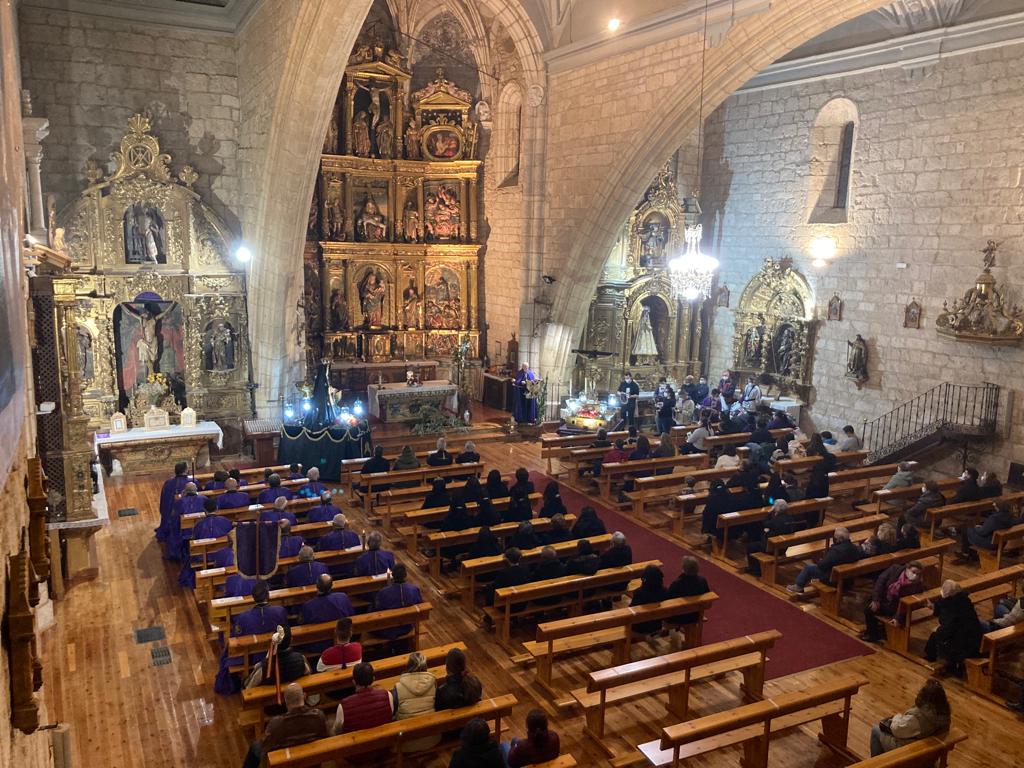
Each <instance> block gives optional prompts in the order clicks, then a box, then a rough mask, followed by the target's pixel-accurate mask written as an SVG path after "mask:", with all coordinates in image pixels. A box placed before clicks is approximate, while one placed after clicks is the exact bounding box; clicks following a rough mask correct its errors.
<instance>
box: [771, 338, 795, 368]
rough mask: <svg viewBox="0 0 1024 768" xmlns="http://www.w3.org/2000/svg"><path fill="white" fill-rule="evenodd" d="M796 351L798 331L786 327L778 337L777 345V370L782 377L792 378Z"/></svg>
mask: <svg viewBox="0 0 1024 768" xmlns="http://www.w3.org/2000/svg"><path fill="white" fill-rule="evenodd" d="M795 350H796V331H794V330H793V328H792V326H789V325H787V326H784V327H783V328H782V332H781V333H779V335H778V336H777V337H776V343H775V350H774V351H775V361H774V362H775V370H776V371H777V372H778V373H779V374H780V375H782V376H792V375H793V372H794V370H795V369H794V367H793V360H794V356H793V355H794V351H795Z"/></svg>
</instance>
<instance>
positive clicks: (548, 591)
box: [486, 560, 661, 643]
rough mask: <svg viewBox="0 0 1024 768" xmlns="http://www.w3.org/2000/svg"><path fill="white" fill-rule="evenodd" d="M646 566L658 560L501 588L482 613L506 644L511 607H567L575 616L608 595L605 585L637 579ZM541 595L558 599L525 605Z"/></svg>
mask: <svg viewBox="0 0 1024 768" xmlns="http://www.w3.org/2000/svg"><path fill="white" fill-rule="evenodd" d="M648 565H657V566H658V567H661V561H660V560H645V561H644V562H640V563H633V564H632V565H627V566H624V567H622V568H604V569H602V570H600V571H598V572H597V573H596V574H594V575H593V576H579V575H576V576H562V577H560V578H557V579H544V580H542V581H533V582H530V583H528V584H520V585H519V586H515V587H502V588H500V589H496V590H495V591H494V607H493V608H491V609H487V611H486V613H487V614H488V615H489V616H490V617H491V618H492V619H494V624H495V627H496V629H497V634H498V637H499V638H500V639H501V640H503V641H505V642H506V643H507V642H508V641H509V631H510V627H511V624H512V616H513V610H512V609H513V607H514V606H523V609H522V610H520V611H517V612H515V615H516V616H525V615H528V614H530V613H538V612H546V611H555V610H558V609H559V608H563V609H565V608H567V609H569V612H570V614H571V615H574V616H578V615H579V614H580V613H582V611H583V604H584V603H585V602H590V601H594V600H601V599H603V598H605V597H608V596H610V594H605V593H606V592H607V588H608V587H612V586H616V585H619V584H622V583H625V582H629V581H631V580H632V579H634V578H637V577H638V576H639V575H640V574H641V573H642V572H643V570H644V568H646V567H647V566H648ZM602 587H604V588H605V590H604V591H602V589H601V588H602ZM589 591H594V594H589V595H586V597H584V592H589ZM619 594H621V592H619V593H617V595H616V596H618V595H619ZM545 597H557V598H559V602H557V603H555V604H553V605H547V604H545V605H540V606H530V605H529V603H530V602H531V601H534V600H538V599H541V598H545Z"/></svg>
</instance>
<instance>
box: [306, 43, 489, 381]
mask: <svg viewBox="0 0 1024 768" xmlns="http://www.w3.org/2000/svg"><path fill="white" fill-rule="evenodd" d="M410 80H411V74H410V73H409V72H407V71H406V70H405V69H403V62H402V59H401V57H400V56H399V55H398V54H396V53H394V52H392V51H389V50H387V49H385V48H384V47H383V46H381V45H368V46H363V47H361V48H359V49H358V50H357V51H356V52H355V53H354V54H353V55H352V58H351V59H350V63H349V66H348V68H347V69H346V71H345V77H344V79H343V81H342V86H341V89H340V92H339V97H338V102H337V105H336V109H335V113H334V114H333V115H332V118H331V122H330V124H329V127H328V132H327V136H326V138H325V140H324V151H323V156H322V159H321V163H320V173H319V178H318V183H317V187H316V190H315V192H314V198H313V201H312V204H311V206H310V213H309V227H308V233H307V243H306V248H305V253H304V263H305V299H304V303H305V312H306V328H307V341H308V344H307V350H308V355H309V363H310V365H309V370H310V371H312V370H314V365H313V364H312V363H313V362H315V361H316V360H319V359H320V358H321V357H327V358H330V359H331V360H332V361H333V363H334V365H333V366H332V373H333V376H334V377H335V379H334V384H335V386H337V387H339V388H342V389H346V390H361V389H364V388H365V386H366V384H368V383H373V382H374V381H377V380H379V379H383V380H386V381H400V380H404V379H405V371H406V368H407V367H408V368H414V369H419V371H420V372H421V375H422V376H423V377H424V378H428V377H433V375H434V374H435V372H436V368H437V363H438V361H442V360H446V359H449V358H450V357H451V355H452V352H453V351H454V350H455V349H456V348H457V347H458V345H459V344H460V342H462V341H464V340H468V341H469V345H470V355H469V356H470V357H471V358H474V359H476V358H479V356H480V329H479V319H478V307H479V296H478V290H479V288H478V286H479V277H478V266H479V258H480V244H479V240H478V219H479V206H478V197H479V190H478V183H479V175H480V166H481V163H480V161H478V160H476V159H474V158H475V157H476V150H477V136H478V133H477V131H478V124H477V123H476V122H475V121H474V120H473V118H472V117H471V107H472V97H471V96H470V94H469V93H467V92H466V91H464V90H462V89H461V88H459V87H458V86H456V85H455V84H454V83H451V82H449V81H448V80H447V79H445V77H444V73H443V72H440V71H439V72H438V73H437V76H436V78H435V79H434V81H433V82H431V83H429V84H428V85H427V86H426V87H424V88H422V89H421V90H419V91H416V92H415V93H410V92H409V90H410Z"/></svg>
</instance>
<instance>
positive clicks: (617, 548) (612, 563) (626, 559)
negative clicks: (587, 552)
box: [601, 531, 633, 568]
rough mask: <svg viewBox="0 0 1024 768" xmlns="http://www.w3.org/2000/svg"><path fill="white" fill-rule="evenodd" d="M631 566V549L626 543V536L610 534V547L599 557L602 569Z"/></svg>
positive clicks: (617, 532)
mask: <svg viewBox="0 0 1024 768" xmlns="http://www.w3.org/2000/svg"><path fill="white" fill-rule="evenodd" d="M632 564H633V548H632V547H630V546H629V544H628V543H627V542H626V534H624V533H623V532H622V531H616V532H615V533H613V534H612V545H611V546H610V547H609V548H608V549H607V550H606V551H605V552H604V554H602V555H601V567H602V568H623V567H625V566H627V565H632Z"/></svg>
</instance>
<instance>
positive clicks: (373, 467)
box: [359, 445, 391, 475]
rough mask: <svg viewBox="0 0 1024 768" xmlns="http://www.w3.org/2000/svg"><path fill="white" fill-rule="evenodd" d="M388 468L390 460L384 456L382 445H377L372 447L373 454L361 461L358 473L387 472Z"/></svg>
mask: <svg viewBox="0 0 1024 768" xmlns="http://www.w3.org/2000/svg"><path fill="white" fill-rule="evenodd" d="M390 470H391V462H390V461H388V460H387V459H385V458H384V446H383V445H378V446H377V447H376V448H374V449H373V456H371V457H370V458H368V459H367V460H366V461H365V462H363V466H362V468H361V469H360V470H359V474H361V475H372V474H374V473H375V472H389V471H390Z"/></svg>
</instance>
